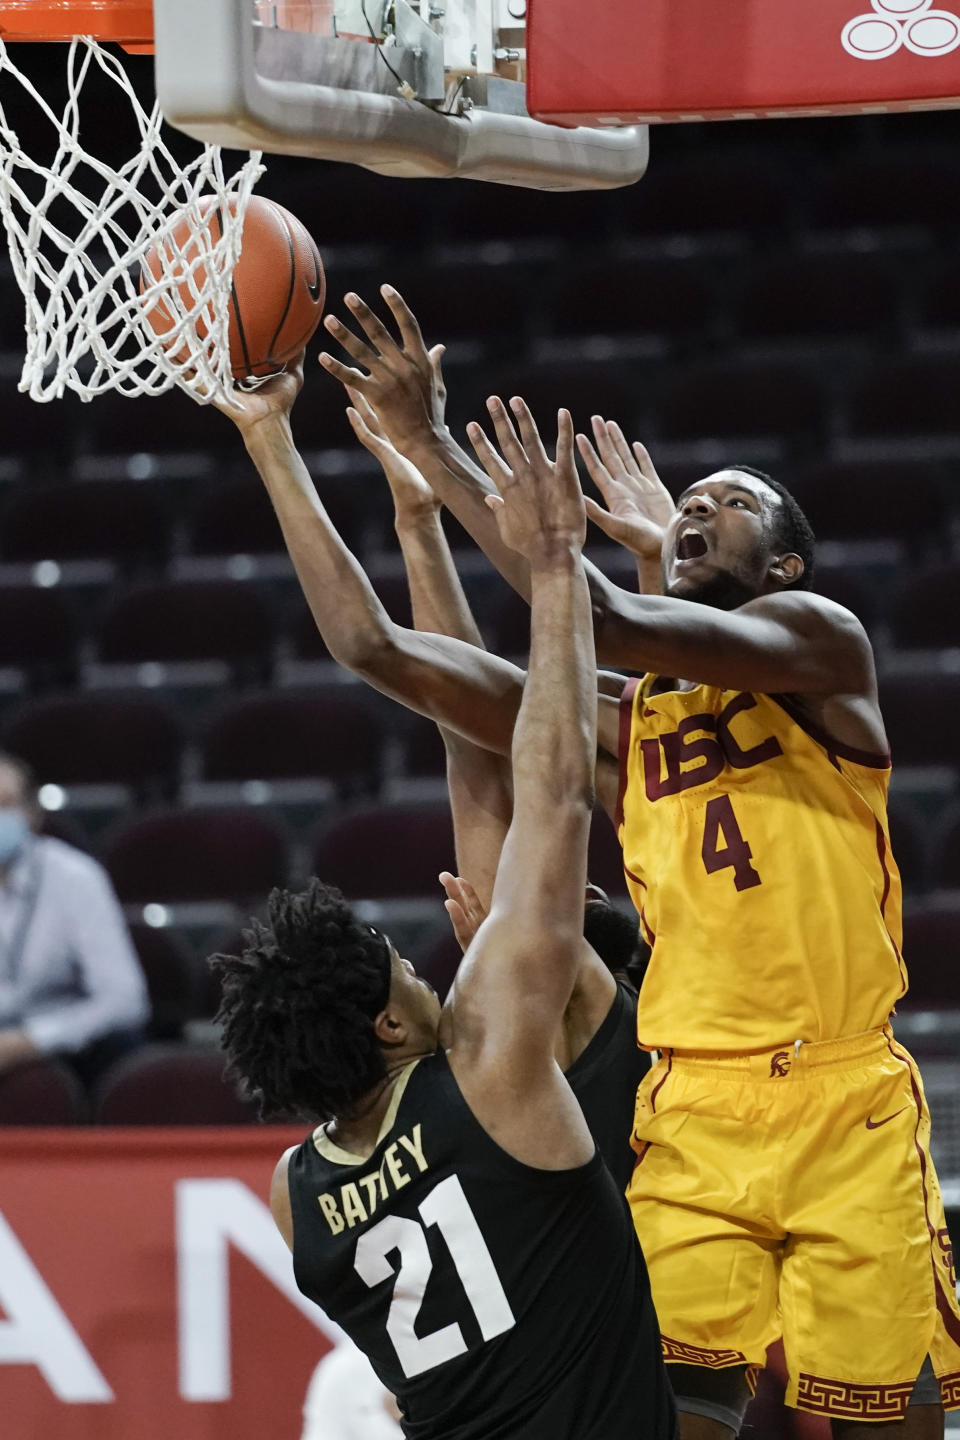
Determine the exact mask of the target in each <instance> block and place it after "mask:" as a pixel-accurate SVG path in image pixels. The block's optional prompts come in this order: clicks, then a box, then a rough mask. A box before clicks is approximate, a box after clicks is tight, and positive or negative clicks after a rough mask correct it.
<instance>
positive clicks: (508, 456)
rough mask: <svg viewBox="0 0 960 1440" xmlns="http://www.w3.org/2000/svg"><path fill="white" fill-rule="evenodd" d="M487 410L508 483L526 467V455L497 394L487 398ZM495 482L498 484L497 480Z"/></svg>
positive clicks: (505, 408)
mask: <svg viewBox="0 0 960 1440" xmlns="http://www.w3.org/2000/svg"><path fill="white" fill-rule="evenodd" d="M487 410H488V412H489V414H490V419H491V420H492V421H493V428H494V430H495V431H496V433H497V440H498V442H499V444H500V450H501V452H502V454H503V458H504V460H505V461H506V470H507V472H508V474H505V476H504V478H505V479H506V480H507V483H508V484H509V483H510V481H511V480H512V479H513V477H514V476H515V475H517V474H520V473H521V472H522V471H523V470H524V469H525V468H526V465H527V457H526V454H525V452H524V449H523V446H522V445H521V444H520V441H519V440H518V439H517V432H516V431H515V430H514V428H513V424H512V422H511V420H510V416H509V414H508V413H507V407H506V406H505V405H504V403H503V401H502V400H501V399H500V396H499V395H491V396H490V397H489V399H488V400H487ZM497 483H498V484H499V481H498V482H497ZM500 488H501V490H502V489H503V486H502V485H501V486H500Z"/></svg>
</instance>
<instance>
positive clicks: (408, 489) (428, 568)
mask: <svg viewBox="0 0 960 1440" xmlns="http://www.w3.org/2000/svg"><path fill="white" fill-rule="evenodd" d="M349 394H350V398H351V400H352V401H353V404H352V406H351V408H350V409H349V410H348V411H347V414H348V416H349V418H350V423H351V425H352V426H353V430H354V433H355V434H356V436H357V439H358V440H359V441H360V443H361V444H362V445H364V446H365V447H366V449H367V450H369V451H370V453H371V454H372V455H373V456H375V458H376V459H377V460H378V461H379V462H380V465H381V466H382V468H383V472H384V475H385V476H386V479H387V483H388V485H389V486H390V492H391V495H392V496H393V505H394V524H395V528H396V532H397V538H398V540H399V542H400V550H401V553H402V555H403V560H404V565H405V567H406V571H407V580H408V583H409V586H410V600H411V604H412V607H413V623H414V626H415V627H416V629H417V630H422V631H427V632H432V633H433V634H437V635H449V636H451V637H453V638H455V639H458V640H462V641H464V642H465V643H466V644H469V645H474V646H476V647H477V648H478V649H480V650H482V649H484V648H485V647H484V643H483V638H482V636H481V634H480V631H479V629H478V627H477V623H476V621H475V620H474V617H473V613H472V612H471V609H470V605H469V602H468V601H467V597H466V595H465V593H464V590H463V586H462V584H461V583H460V577H459V575H458V574H457V571H456V567H455V565H454V563H453V556H452V555H451V553H450V547H449V545H448V544H447V539H446V536H445V535H444V533H443V526H442V524H441V523H440V502H439V501H438V499H437V497H436V495H435V494H434V492H433V490H432V489H431V488H430V486H429V485H428V484H427V482H426V480H424V478H423V476H422V475H421V474H420V473H419V471H418V470H417V469H416V467H415V466H413V465H412V464H411V463H410V461H409V460H407V459H406V458H405V457H404V456H403V455H401V454H400V452H399V451H398V450H397V449H395V447H394V446H393V445H391V443H390V441H389V440H388V439H387V436H386V433H385V432H384V430H383V427H382V426H381V424H380V422H379V420H378V418H377V415H376V413H375V412H374V410H373V409H372V407H371V406H370V405H369V403H368V402H367V401H366V400H364V398H363V396H362V395H361V394H360V392H359V391H357V390H354V389H352V388H351V390H350V391H349ZM494 523H496V522H494ZM439 729H440V734H441V736H442V738H443V743H444V747H445V750H446V755H447V787H448V790H449V795H450V811H451V815H452V818H453V837H454V843H455V846H456V855H457V868H458V870H460V872H461V873H463V874H467V875H469V876H470V877H471V879H472V880H473V883H474V885H475V887H476V890H477V891H478V892H479V895H480V896H482V903H483V904H484V905H489V904H490V896H491V895H492V893H493V880H494V876H495V875H496V873H497V865H498V863H499V860H500V851H501V850H502V848H503V842H504V838H505V837H506V833H507V827H508V826H509V824H510V816H511V814H512V812H513V793H512V788H511V781H510V762H509V759H508V758H507V757H506V756H504V755H496V754H494V753H493V752H492V751H491V750H486V749H483V748H481V747H480V746H479V745H475V744H473V743H472V741H470V740H467V739H465V738H464V737H463V736H462V735H458V734H457V732H456V731H455V730H450V729H449V728H448V727H447V726H445V725H441V726H440V727H439Z"/></svg>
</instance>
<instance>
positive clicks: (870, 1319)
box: [303, 288, 960, 1440]
mask: <svg viewBox="0 0 960 1440" xmlns="http://www.w3.org/2000/svg"><path fill="white" fill-rule="evenodd" d="M384 298H385V299H386V302H387V304H388V306H389V308H390V310H391V311H392V312H393V315H394V318H395V319H396V322H397V326H398V329H399V332H400V337H401V338H400V342H399V343H398V342H397V340H396V339H395V338H394V337H393V336H392V335H391V334H390V333H389V332H388V330H387V328H386V327H385V326H384V325H383V324H382V322H381V321H379V319H377V317H376V316H374V315H373V313H372V312H371V311H370V310H369V308H368V307H367V306H365V305H364V304H363V302H362V301H361V300H360V299H359V297H357V296H348V297H347V303H348V305H349V308H350V310H351V312H352V315H353V318H354V320H355V322H356V323H357V324H358V326H359V328H360V329H361V330H362V331H363V332H364V334H365V336H366V340H363V339H361V338H360V337H359V336H357V334H356V333H355V332H354V331H351V330H350V329H349V328H348V327H346V326H344V325H343V324H342V322H340V321H339V320H337V319H335V317H332V316H328V317H327V320H326V322H325V323H326V325H327V329H328V330H329V331H330V333H331V334H333V335H334V336H335V337H336V338H337V340H338V341H339V343H340V344H341V345H342V346H343V347H344V349H345V350H346V351H347V353H348V355H349V356H350V358H351V359H352V360H353V361H354V362H355V364H354V365H353V366H346V365H344V364H343V363H342V362H339V361H337V360H335V359H334V358H333V357H331V356H329V355H324V356H321V361H322V363H323V365H324V367H325V368H326V369H327V370H328V372H329V373H330V374H332V375H334V376H335V377H336V378H338V379H340V380H343V381H344V382H345V383H346V384H348V385H350V386H353V387H355V388H356V389H357V390H359V391H360V392H361V393H362V394H363V395H364V397H365V398H366V399H367V400H368V401H369V402H370V403H371V404H372V405H373V406H374V408H375V409H376V411H377V414H378V418H379V420H380V423H381V425H382V426H383V428H384V430H385V432H386V433H387V434H388V436H389V438H390V439H391V441H392V443H393V444H394V445H396V446H397V448H398V449H400V450H401V451H403V452H404V453H406V454H407V455H408V457H409V458H410V459H411V460H412V461H413V463H414V464H415V465H416V466H417V468H418V469H419V471H420V472H421V473H422V474H423V475H424V476H425V477H426V478H427V480H428V481H429V482H430V484H431V485H433V487H434V489H435V491H436V493H437V494H438V495H439V496H440V498H441V499H442V500H443V501H444V503H446V504H448V505H449V507H450V509H451V510H452V512H453V513H454V514H455V515H456V517H457V519H458V520H460V521H461V523H463V524H464V525H466V527H467V528H468V529H469V530H470V532H471V533H472V534H473V535H474V538H476V539H477V540H478V542H479V543H480V544H482V545H483V546H484V548H485V549H487V551H488V553H489V554H490V556H491V558H492V559H494V561H495V563H497V564H498V565H500V566H501V567H502V568H503V570H504V573H505V574H507V575H508V576H509V578H510V579H511V580H512V582H513V583H514V584H515V585H516V586H517V588H519V589H523V588H524V585H525V583H526V582H525V578H524V576H523V574H522V573H518V570H517V567H516V566H513V567H512V569H511V562H510V561H509V558H508V557H504V556H503V554H502V551H498V548H497V544H496V538H495V536H491V519H492V517H491V516H490V515H489V513H488V512H487V511H486V510H485V502H484V494H485V489H486V487H485V485H484V478H483V477H482V476H481V477H479V479H478V477H477V472H476V468H475V467H472V466H471V462H469V461H468V460H467V459H466V457H465V456H464V455H463V453H462V451H460V449H459V447H457V446H456V443H455V442H454V441H453V439H452V437H451V436H450V434H449V431H446V430H445V429H444V428H443V426H442V424H441V423H438V422H437V419H436V399H435V394H434V389H435V381H434V379H433V377H432V375H431V369H430V365H429V357H428V352H427V351H426V349H425V347H424V345H423V341H422V337H421V336H420V332H419V329H418V327H417V326H416V321H415V320H414V318H413V317H412V315H411V314H410V312H409V310H408V309H407V307H406V306H405V305H404V304H403V302H402V300H401V299H400V297H399V296H398V295H397V294H396V292H395V291H392V290H389V288H386V289H385V290H384ZM359 367H363V368H359ZM511 408H512V409H513V410H514V414H515V415H516V417H517V422H518V426H519V430H520V436H521V440H522V442H523V446H524V447H526V450H527V452H528V453H530V450H531V447H538V446H539V445H540V439H539V436H538V435H537V432H536V429H535V427H534V426H533V424H532V421H531V417H530V415H529V412H528V411H527V410H526V408H525V407H524V406H523V405H522V402H519V401H516V402H511ZM489 410H490V415H491V419H492V421H493V424H494V428H495V429H496V432H497V438H498V440H499V442H500V449H501V452H502V458H501V456H499V455H498V454H497V452H496V451H495V450H494V448H493V446H492V445H491V444H490V443H489V442H488V441H487V440H486V439H485V438H484V436H483V433H482V431H481V430H480V429H479V427H477V426H472V427H470V430H469V432H468V433H469V434H470V438H471V440H472V442H473V444H474V447H475V449H476V451H477V454H478V457H479V459H480V461H481V463H482V465H483V466H484V468H485V470H486V471H487V474H488V475H489V477H490V478H491V479H492V480H494V481H496V480H497V478H498V477H499V476H500V475H501V473H502V470H503V469H504V468H506V469H509V468H510V467H511V465H512V464H513V456H514V453H515V451H516V448H517V447H516V440H515V437H514V435H513V432H512V429H511V427H510V425H509V423H508V421H507V415H506V410H505V407H504V406H503V405H502V403H501V402H499V401H497V400H496V399H494V398H492V399H491V401H490V402H489ZM594 436H595V440H596V442H597V446H598V449H599V452H600V453H599V455H598V454H597V452H596V451H595V450H594V449H593V447H592V446H591V445H590V444H589V442H588V441H586V439H585V438H583V439H582V440H581V451H582V453H583V455H584V459H585V460H586V462H587V464H588V466H589V468H590V469H591V471H592V472H593V474H594V478H595V479H596V480H597V481H598V483H599V484H600V487H601V490H603V491H604V493H605V494H607V495H608V496H610V495H613V494H614V493H615V490H614V487H615V485H616V484H618V483H621V482H622V481H623V479H624V475H626V474H627V467H628V466H629V463H630V452H629V451H628V449H627V447H626V445H625V444H624V443H623V441H622V436H620V435H619V432H618V431H616V429H615V427H610V426H608V425H605V424H604V423H603V422H602V421H600V420H599V419H598V420H597V422H596V423H595V429H594ZM486 493H489V491H486ZM591 514H593V516H594V518H595V519H600V518H601V517H602V515H603V512H602V511H600V510H599V507H595V506H594V507H592V508H591ZM614 518H615V520H619V521H620V522H622V523H619V524H615V523H613V522H607V521H604V522H603V524H604V528H606V529H607V530H608V533H611V534H615V535H616V538H618V539H621V540H625V541H626V540H629V539H630V537H631V534H634V533H639V532H641V531H643V529H644V524H643V523H642V517H640V518H638V517H636V516H634V517H631V516H630V515H629V514H621V515H620V516H619V517H614ZM812 539H813V537H812V534H811V532H810V528H809V526H808V525H807V523H806V521H805V519H804V517H803V515H802V512H801V511H800V510H799V507H798V506H797V505H796V503H795V501H793V499H792V497H791V496H790V495H789V494H788V493H787V492H786V491H785V490H784V489H783V487H782V486H780V485H778V484H777V483H776V482H775V481H772V480H770V479H769V478H768V477H765V476H763V475H761V474H759V473H758V472H753V471H750V470H749V469H746V468H744V467H740V466H737V467H732V468H729V469H726V470H722V471H719V472H717V473H715V474H713V475H710V476H708V477H706V478H705V479H704V480H703V481H701V482H700V483H699V484H698V485H696V486H693V487H691V489H690V490H689V491H688V492H687V493H686V494H685V495H683V496H682V497H681V500H680V503H679V505H678V506H677V508H676V511H675V513H674V514H673V516H672V518H671V519H670V521H669V524H668V525H667V526H666V529H665V533H664V534H663V537H662V560H663V573H664V589H665V592H666V593H665V594H663V595H661V596H638V595H632V594H628V593H627V592H625V591H622V590H619V589H618V588H617V587H615V586H612V585H610V583H609V582H608V581H605V580H604V577H602V576H599V575H597V573H596V572H591V571H590V569H589V567H588V576H589V578H590V581H591V588H592V590H593V603H594V613H595V623H596V630H597V649H598V654H599V656H600V658H601V660H602V661H604V662H606V663H613V664H620V665H621V666H623V667H625V668H627V669H631V670H635V671H642V672H645V674H644V678H643V679H642V680H641V681H640V682H639V683H637V684H636V685H628V686H627V687H626V689H625V694H624V698H623V702H622V705H621V717H620V725H619V745H618V739H617V734H616V727H614V733H613V735H611V733H610V727H609V724H608V720H609V716H608V715H606V714H605V713H604V712H605V711H606V710H608V708H609V707H608V706H607V704H606V702H605V700H604V699H603V698H601V700H600V702H599V706H600V718H599V722H598V738H599V750H600V753H599V755H598V769H597V787H598V793H600V794H601V795H603V793H604V788H605V785H606V780H607V771H608V763H607V762H608V760H609V757H610V756H611V755H612V754H616V753H617V751H618V749H619V757H620V787H619V788H620V793H619V802H618V804H617V807H616V808H617V824H618V830H619V834H620V837H621V840H622V842H623V847H624V860H625V864H626V867H627V870H628V873H629V876H630V883H631V886H632V888H633V894H634V898H635V901H636V903H637V905H638V908H639V909H640V911H641V915H642V917H643V921H644V924H645V925H646V927H647V932H648V938H649V939H650V941H651V943H652V945H653V955H652V959H651V962H650V966H649V970H648V974H647V978H646V980H645V982H644V986H643V990H642V992H641V999H640V1008H639V1015H638V1024H639V1031H640V1039H641V1042H642V1043H643V1044H645V1045H647V1046H649V1047H650V1048H652V1049H655V1050H659V1051H660V1052H661V1053H662V1057H663V1058H662V1059H661V1060H660V1062H659V1063H658V1065H657V1067H656V1068H655V1069H654V1071H653V1072H652V1073H651V1075H650V1076H649V1077H648V1078H647V1080H646V1081H645V1082H644V1084H643V1085H642V1086H641V1091H640V1094H639V1097H638V1105H637V1114H636V1124H635V1134H634V1143H635V1147H636V1150H637V1156H638V1159H637V1166H636V1168H635V1171H634V1176H633V1179H632V1181H631V1186H630V1191H629V1195H630V1200H631V1205H632V1208H633V1211H634V1218H635V1222H636V1225H637V1230H638V1233H639V1235H640V1238H641V1241H642V1243H643V1247H644V1251H645V1253H646V1255H647V1259H648V1263H649V1267H650V1273H651V1278H652V1284H653V1291H654V1299H655V1303H656V1306H657V1310H658V1313H659V1316H660V1323H661V1329H662V1332H663V1335H664V1337H665V1345H666V1350H667V1356H668V1359H669V1360H670V1362H671V1378H672V1380H673V1382H674V1388H675V1390H676V1393H677V1399H678V1408H679V1409H680V1411H681V1424H682V1433H683V1436H684V1440H726V1437H727V1436H729V1435H731V1434H735V1433H736V1432H737V1431H738V1430H739V1428H740V1420H741V1417H742V1412H743V1408H744V1406H745V1402H746V1395H747V1389H748V1380H749V1376H750V1373H751V1371H754V1370H755V1369H756V1367H758V1366H760V1365H762V1363H763V1360H764V1357H765V1354H766V1350H767V1347H768V1345H769V1344H770V1342H771V1341H773V1340H774V1339H775V1338H776V1337H777V1336H778V1335H781V1334H782V1337H783V1341H784V1347H785V1351H786V1357H787V1364H788V1368H789V1374H790V1380H789V1387H788V1392H787V1399H788V1403H790V1404H792V1405H795V1406H797V1407H799V1408H801V1409H804V1410H808V1411H812V1412H814V1413H818V1414H821V1415H824V1416H828V1417H830V1420H831V1424H832V1427H833V1431H834V1434H835V1435H837V1436H838V1437H843V1440H860V1437H862V1436H866V1435H870V1434H871V1433H876V1432H877V1427H879V1433H881V1434H883V1435H884V1437H886V1436H890V1437H897V1440H900V1437H905V1440H927V1437H934V1436H939V1435H942V1433H943V1408H944V1406H956V1405H960V1311H958V1308H957V1302H956V1294H955V1277H954V1273H953V1267H952V1259H951V1254H950V1246H949V1240H948V1237H947V1232H946V1227H945V1223H944V1217H943V1208H942V1203H941V1200H940V1195H939V1190H938V1187H937V1182H936V1177H935V1175H934V1171H933V1167H932V1165H931V1163H930V1158H929V1153H928V1148H927V1141H928V1133H929V1116H928V1114H927V1110H926V1106H925V1102H924V1100H923V1092H922V1086H921V1082H920V1078H919V1076H918V1074H917V1072H916V1068H915V1066H914V1065H913V1062H912V1061H911V1059H910V1057H909V1056H908V1055H907V1054H906V1052H905V1051H904V1050H903V1049H902V1048H901V1047H900V1046H899V1045H898V1044H897V1042H896V1041H895V1040H894V1039H893V1036H892V1033H891V1031H890V1029H889V1027H888V1019H889V1016H890V1013H891V1011H892V1009H893V1007H894V1006H895V1004H896V1002H897V1000H898V998H899V997H900V996H901V995H902V994H903V993H904V990H905V987H906V976H905V971H904V968H903V965H902V962H901V959H900V954H899V928H900V922H899V906H900V894H899V878H898V875H897V871H896V867H895V865H894V862H893V860H892V858H891V856H890V851H889V842H888V832H887V824H886V813H885V798H886V787H887V781H888V778H889V760H888V756H887V741H886V736H885V733H884V729H883V723H882V720H881V717H880V713H879V710H878V706H877V696H876V681H875V675H874V665H873V657H872V653H871V650H870V645H869V641H868V639H867V637H866V634H865V633H864V631H863V628H862V626H861V625H860V624H859V622H858V621H857V620H856V618H855V617H854V616H853V615H851V614H850V613H849V612H848V611H846V610H844V609H842V608H841V607H839V606H837V605H835V604H833V603H831V602H830V601H828V600H825V599H823V598H822V597H820V596H816V595H813V594H811V593H810V591H809V589H808V588H807V587H808V586H809V583H810V579H811V576H812V561H813V551H812ZM634 548H636V549H638V550H639V549H640V546H639V545H636V546H635V547H634ZM303 568H304V572H306V567H305V566H304V567H303ZM407 649H408V642H407V641H406V640H404V639H403V638H402V637H398V636H396V635H394V636H393V638H392V639H391V640H390V642H389V648H387V647H384V646H383V645H379V646H378V647H376V648H375V650H373V651H372V652H371V653H372V654H373V655H374V661H373V662H368V661H365V662H364V663H365V665H366V667H367V673H368V674H370V675H373V673H374V666H375V667H376V670H377V672H379V673H378V674H377V678H376V679H375V680H374V683H377V684H379V685H380V686H381V688H384V689H387V690H388V692H390V693H398V691H399V689H400V687H401V685H403V686H405V687H406V688H407V689H408V690H409V689H410V688H411V681H412V679H413V678H414V671H413V670H411V669H410V662H409V660H408V659H407V658H406V653H407ZM490 660H491V657H489V656H487V657H485V658H484V660H483V661H482V662H481V661H480V660H479V659H475V661H474V662H473V665H472V666H470V667H469V668H468V667H467V664H466V661H465V657H463V656H462V653H461V655H460V656H459V658H457V657H455V656H454V654H453V653H452V652H450V653H448V654H446V655H445V656H444V657H443V664H442V665H441V663H440V656H439V654H437V656H436V657H434V660H433V663H431V664H430V665H429V667H425V666H423V665H422V664H421V666H420V668H419V669H418V670H417V671H416V676H417V678H418V683H419V685H420V687H421V693H422V698H421V699H420V700H419V701H418V707H419V708H422V709H423V711H424V712H425V713H430V714H431V715H432V717H433V718H437V716H438V715H439V714H441V713H442V716H443V718H444V721H445V723H448V724H451V725H452V726H453V727H454V728H456V729H460V730H462V731H463V733H467V729H468V728H472V727H477V728H480V727H483V728H486V727H487V726H488V725H489V729H487V730H486V735H485V737H484V738H483V739H482V740H481V742H480V743H485V744H487V745H488V746H489V747H490V748H494V749H495V748H498V747H499V746H501V745H502V740H501V739H498V738H497V737H496V735H495V731H496V729H497V724H496V723H495V719H496V717H495V711H496V708H497V705H498V703H499V704H500V707H501V709H502V710H508V709H509V706H510V705H512V703H513V699H512V698H510V699H508V694H509V686H510V679H509V677H508V676H507V675H506V674H505V673H504V674H502V677H501V679H500V680H497V681H496V683H494V684H493V685H492V688H491V694H490V695H489V696H487V697H486V698H485V699H484V700H483V701H482V705H483V713H481V700H480V696H479V693H478V689H476V688H474V689H472V690H471V689H470V687H471V686H472V685H473V681H474V680H475V679H476V677H477V676H478V675H479V671H480V666H481V663H482V664H487V665H489V663H490ZM461 662H463V668H461V669H459V670H458V675H457V679H456V682H455V683H454V682H453V681H452V677H451V671H450V669H449V668H448V667H449V666H450V665H453V664H455V663H456V664H457V665H458V666H459V665H460V664H461ZM445 667H447V668H445ZM407 672H409V673H407ZM661 677H663V678H661ZM667 677H669V678H667ZM677 677H683V678H677ZM489 678H490V680H491V681H493V680H494V676H493V673H492V672H490V675H489ZM448 681H449V682H450V683H447V682H448ZM458 692H461V693H462V694H463V695H465V696H466V695H467V694H468V692H469V703H467V702H466V701H465V700H460V699H458ZM545 763H548V760H547V761H546V762H545Z"/></svg>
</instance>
